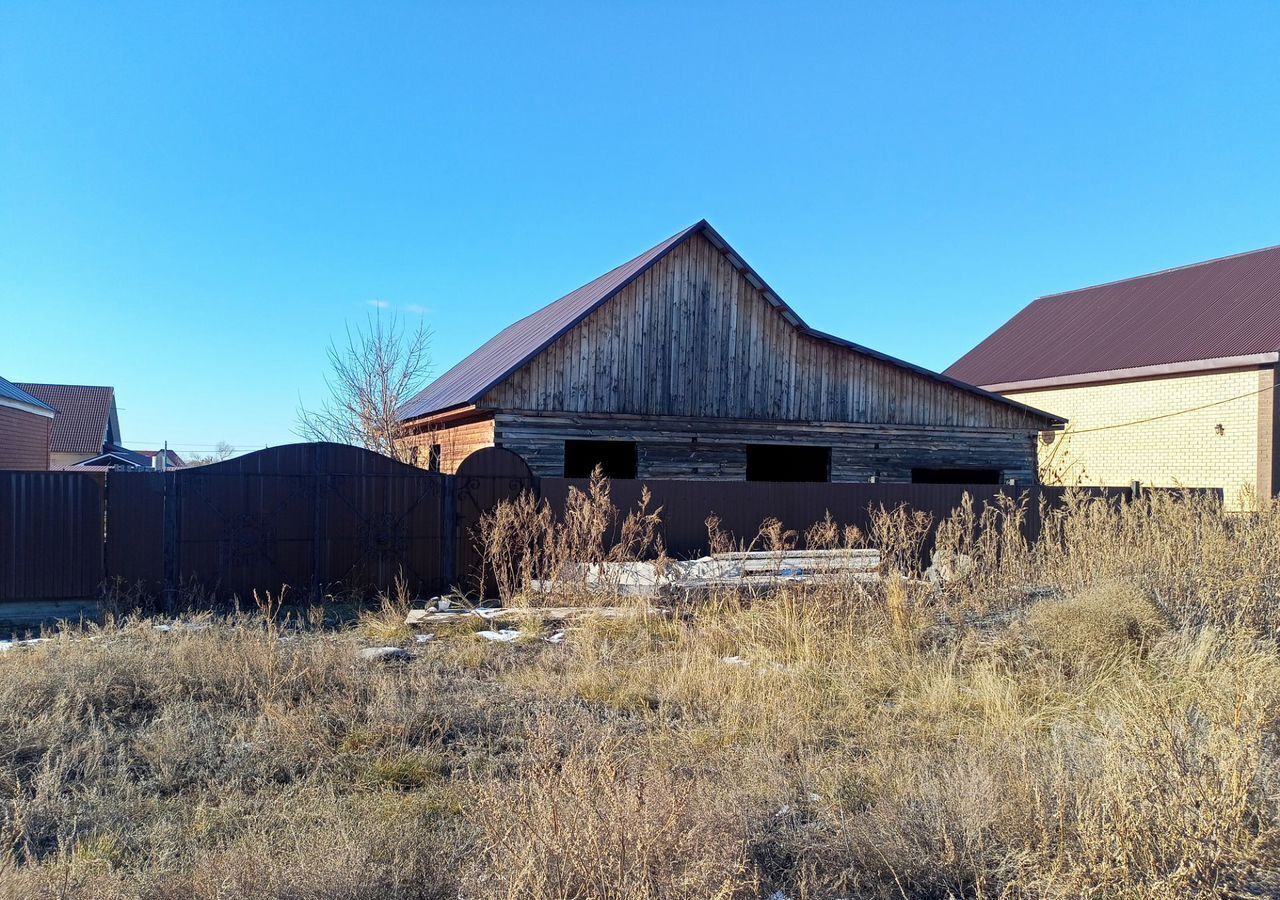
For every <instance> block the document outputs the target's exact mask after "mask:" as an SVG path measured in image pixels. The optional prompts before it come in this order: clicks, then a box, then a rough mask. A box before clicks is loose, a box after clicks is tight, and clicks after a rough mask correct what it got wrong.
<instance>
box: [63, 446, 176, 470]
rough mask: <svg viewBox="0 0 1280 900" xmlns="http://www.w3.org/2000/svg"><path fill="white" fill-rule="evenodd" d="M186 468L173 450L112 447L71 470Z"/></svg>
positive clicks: (77, 464) (79, 463)
mask: <svg viewBox="0 0 1280 900" xmlns="http://www.w3.org/2000/svg"><path fill="white" fill-rule="evenodd" d="M185 466H186V463H185V462H183V461H182V457H181V456H179V455H178V454H176V453H174V452H173V451H172V450H126V449H125V448H123V447H112V448H111V449H110V450H108V451H107V452H105V453H100V454H98V455H97V456H93V457H90V458H89V459H86V460H83V461H81V462H78V463H76V464H75V465H74V466H70V467H69V468H73V469H81V468H92V469H147V470H154V471H165V470H167V469H181V468H184V467H185Z"/></svg>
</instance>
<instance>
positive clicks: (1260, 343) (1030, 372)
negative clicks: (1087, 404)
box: [947, 247, 1280, 390]
mask: <svg viewBox="0 0 1280 900" xmlns="http://www.w3.org/2000/svg"><path fill="white" fill-rule="evenodd" d="M1277 351H1280V247H1268V248H1266V249H1263V250H1254V251H1252V252H1249V253H1240V254H1237V255H1235V256H1226V257H1223V258H1221V259H1213V260H1209V261H1207V262H1202V263H1195V264H1193V265H1189V266H1182V267H1181V268H1177V269H1166V270H1164V271H1161V272H1153V273H1151V274H1150V275H1140V276H1138V277H1136V278H1126V279H1124V280H1122V281H1113V282H1109V283H1107V284H1100V285H1096V286H1094V287H1087V288H1081V289H1080V290H1075V291H1067V292H1065V293H1061V294H1050V295H1048V296H1044V297H1041V298H1039V299H1038V300H1035V301H1034V302H1032V303H1031V304H1030V305H1029V306H1027V307H1026V308H1025V309H1023V310H1022V311H1021V312H1020V313H1018V314H1017V315H1016V316H1014V317H1013V318H1012V319H1010V320H1009V321H1008V322H1006V323H1005V324H1004V325H1002V326H1001V327H1000V328H998V329H997V330H996V331H995V333H994V334H992V335H991V336H990V337H988V338H987V339H986V340H984V341H983V342H982V343H980V344H978V346H976V347H974V348H973V349H972V350H970V351H969V352H968V353H966V354H965V355H964V356H962V357H961V358H960V359H959V360H957V361H956V363H955V364H954V365H952V366H951V367H950V368H949V369H947V374H948V375H951V376H953V377H955V378H962V379H964V380H966V381H970V382H973V383H974V384H980V385H983V386H985V387H988V388H996V389H1003V390H1010V389H1016V388H1024V387H1026V388H1029V387H1035V386H1051V385H1057V384H1071V383H1082V382H1086V381H1101V380H1107V379H1109V378H1111V379H1114V378H1124V377H1136V376H1140V375H1151V374H1168V373H1172V372H1177V371H1199V370H1206V369H1213V368H1227V367H1230V366H1233V365H1249V364H1256V363H1263V362H1275V361H1276V360H1277V358H1280V355H1278V354H1277Z"/></svg>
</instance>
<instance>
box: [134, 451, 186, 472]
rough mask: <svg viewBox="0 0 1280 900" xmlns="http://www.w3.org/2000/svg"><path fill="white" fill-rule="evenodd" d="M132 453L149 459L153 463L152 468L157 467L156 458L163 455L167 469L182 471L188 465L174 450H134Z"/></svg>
mask: <svg viewBox="0 0 1280 900" xmlns="http://www.w3.org/2000/svg"><path fill="white" fill-rule="evenodd" d="M131 452H133V453H136V454H138V455H139V456H145V457H146V458H147V459H149V460H150V461H151V462H150V465H152V466H154V465H155V458H156V457H157V456H159V455H160V454H162V453H163V454H164V456H165V460H166V461H165V466H166V468H170V469H182V468H186V465H187V464H186V462H185V461H184V460H183V459H182V457H181V456H179V455H178V454H177V453H175V452H174V451H173V450H133V451H131Z"/></svg>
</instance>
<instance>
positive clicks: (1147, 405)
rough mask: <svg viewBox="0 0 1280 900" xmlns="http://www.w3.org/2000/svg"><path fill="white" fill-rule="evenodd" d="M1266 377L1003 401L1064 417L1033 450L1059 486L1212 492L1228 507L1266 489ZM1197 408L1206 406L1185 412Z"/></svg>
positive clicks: (1162, 382)
mask: <svg viewBox="0 0 1280 900" xmlns="http://www.w3.org/2000/svg"><path fill="white" fill-rule="evenodd" d="M1274 375H1275V373H1274V371H1273V370H1271V369H1261V370H1260V369H1236V370H1230V371H1224V372H1213V373H1208V374H1195V375H1183V376H1168V377H1163V378H1147V379H1141V380H1134V381H1123V382H1113V383H1110V384H1100V385H1085V386H1080V387H1062V388H1055V389H1048V390H1035V391H1017V392H1009V393H1008V396H1009V397H1010V398H1011V399H1014V400H1017V401H1019V402H1021V403H1026V404H1028V405H1030V406H1034V407H1037V408H1039V409H1043V410H1046V411H1048V412H1051V413H1054V414H1055V415H1059V416H1063V417H1065V418H1066V419H1068V420H1069V422H1070V425H1069V426H1068V429H1067V432H1066V433H1065V434H1062V435H1059V436H1058V437H1057V438H1056V440H1055V441H1054V443H1052V444H1048V445H1046V444H1044V443H1043V442H1042V443H1041V444H1040V461H1041V465H1042V466H1047V467H1048V468H1050V469H1052V470H1054V471H1057V472H1058V473H1059V474H1060V475H1061V476H1062V483H1065V484H1087V485H1100V484H1109V485H1124V484H1129V483H1130V482H1133V481H1141V482H1142V483H1143V484H1148V485H1152V486H1155V487H1176V486H1179V485H1184V486H1187V487H1217V488H1222V490H1223V492H1224V495H1225V498H1226V501H1227V504H1228V505H1229V506H1231V507H1233V508H1240V505H1241V491H1242V490H1244V489H1246V488H1247V489H1249V490H1258V489H1260V492H1261V493H1269V492H1271V490H1272V488H1273V485H1272V483H1271V482H1272V478H1271V437H1272V433H1273V426H1272V415H1271V412H1270V411H1271V409H1272V408H1273V403H1274V396H1273V394H1274V391H1273V390H1270V388H1271V387H1272V385H1273V384H1274ZM1260 390H1261V391H1262V393H1258V392H1259V391H1260ZM1223 401H1226V402H1223ZM1208 404H1214V405H1208ZM1196 407H1205V408H1202V409H1195V411H1191V412H1187V410H1192V409H1193V408H1196ZM1171 413H1177V415H1170V414H1171ZM1158 416H1162V417H1165V418H1154V417H1158ZM1153 418H1154V421H1150V422H1144V423H1142V424H1134V425H1128V426H1127V427H1122V428H1106V429H1105V430H1099V431H1093V430H1091V429H1097V428H1103V427H1104V426H1113V425H1122V424H1124V423H1129V422H1135V421H1137V420H1143V419H1153ZM1260 426H1261V427H1260ZM1260 438H1261V439H1260Z"/></svg>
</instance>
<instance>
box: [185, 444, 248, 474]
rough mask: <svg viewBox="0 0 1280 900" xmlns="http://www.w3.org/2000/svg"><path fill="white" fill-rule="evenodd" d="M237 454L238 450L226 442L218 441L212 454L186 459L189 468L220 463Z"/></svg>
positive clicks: (197, 455)
mask: <svg viewBox="0 0 1280 900" xmlns="http://www.w3.org/2000/svg"><path fill="white" fill-rule="evenodd" d="M235 452H236V448H235V447H232V446H231V445H230V444H228V443H227V442H226V441H218V443H217V445H216V446H215V447H214V448H213V452H212V453H197V454H194V455H192V456H188V457H187V458H186V460H185V461H186V464H187V468H190V467H191V466H207V465H209V464H211V463H220V462H222V461H223V460H227V459H230V458H231V454H233V453H235Z"/></svg>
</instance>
